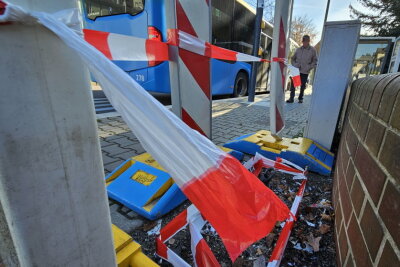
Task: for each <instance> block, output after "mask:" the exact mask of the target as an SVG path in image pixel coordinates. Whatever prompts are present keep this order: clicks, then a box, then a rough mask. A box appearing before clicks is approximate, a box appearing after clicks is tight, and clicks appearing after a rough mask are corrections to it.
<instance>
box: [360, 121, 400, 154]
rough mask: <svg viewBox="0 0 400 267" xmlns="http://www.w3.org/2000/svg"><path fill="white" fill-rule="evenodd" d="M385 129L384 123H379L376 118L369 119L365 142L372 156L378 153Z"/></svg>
mask: <svg viewBox="0 0 400 267" xmlns="http://www.w3.org/2000/svg"><path fill="white" fill-rule="evenodd" d="M399 115H400V114H399ZM399 117H400V116H399ZM385 130H386V127H385V126H384V125H382V124H381V123H379V122H378V121H377V120H374V119H371V121H370V124H369V128H368V133H367V137H366V139H365V144H366V145H367V146H368V148H369V150H370V151H371V152H372V154H373V155H374V156H377V155H378V152H379V148H380V147H381V145H382V141H383V140H382V139H383V136H384V135H385Z"/></svg>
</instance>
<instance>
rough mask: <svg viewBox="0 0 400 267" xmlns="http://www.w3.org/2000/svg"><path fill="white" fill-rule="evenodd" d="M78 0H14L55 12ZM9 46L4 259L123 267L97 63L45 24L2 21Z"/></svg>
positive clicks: (2, 108) (2, 145) (2, 89)
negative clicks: (109, 189) (90, 67)
mask: <svg viewBox="0 0 400 267" xmlns="http://www.w3.org/2000/svg"><path fill="white" fill-rule="evenodd" d="M76 2H77V1H76V0H12V3H13V4H18V5H20V6H22V7H23V8H25V9H26V10H29V11H44V12H49V13H53V12H56V11H59V10H63V9H69V8H76ZM0 43H1V49H2V53H0V62H2V63H1V64H0V81H1V83H0V206H1V207H0V243H1V245H0V257H1V258H2V260H3V264H4V265H5V266H115V265H116V261H115V252H114V246H113V238H112V233H111V219H110V212H109V208H108V201H107V195H106V191H105V181H104V172H103V162H102V158H101V151H100V145H99V140H98V136H97V126H96V120H95V114H94V107H93V99H92V95H91V91H90V84H89V75H88V71H87V69H86V68H85V67H84V65H83V63H82V61H81V59H80V58H79V57H78V56H77V55H76V54H75V53H74V52H73V51H72V50H71V49H69V48H68V47H67V46H66V45H64V44H63V43H62V41H61V40H60V39H59V38H58V37H56V36H55V35H54V34H53V33H51V32H50V31H49V30H47V29H45V28H44V27H43V26H40V25H35V26H34V25H21V24H18V23H15V24H9V25H0ZM0 265H1V264H0Z"/></svg>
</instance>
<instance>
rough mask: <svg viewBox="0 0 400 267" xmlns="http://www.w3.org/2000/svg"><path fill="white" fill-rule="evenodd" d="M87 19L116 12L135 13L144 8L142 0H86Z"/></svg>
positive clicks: (115, 13) (116, 13)
mask: <svg viewBox="0 0 400 267" xmlns="http://www.w3.org/2000/svg"><path fill="white" fill-rule="evenodd" d="M85 4H86V13H87V16H88V18H89V19H91V20H94V19H96V18H97V17H103V16H111V15H118V14H130V15H137V14H139V13H140V12H142V11H143V10H144V0H86V1H85Z"/></svg>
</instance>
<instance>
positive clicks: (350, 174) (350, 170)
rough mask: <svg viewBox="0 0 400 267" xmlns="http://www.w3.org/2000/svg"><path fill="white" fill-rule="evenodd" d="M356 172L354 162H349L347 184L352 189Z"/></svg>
mask: <svg viewBox="0 0 400 267" xmlns="http://www.w3.org/2000/svg"><path fill="white" fill-rule="evenodd" d="M355 173H356V171H355V169H354V162H353V161H352V160H349V166H347V170H346V182H347V187H348V188H351V185H352V183H353V180H354V177H355V176H354V175H355Z"/></svg>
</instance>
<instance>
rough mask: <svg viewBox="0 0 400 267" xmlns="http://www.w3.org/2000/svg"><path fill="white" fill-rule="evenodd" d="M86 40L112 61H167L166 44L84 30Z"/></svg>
mask: <svg viewBox="0 0 400 267" xmlns="http://www.w3.org/2000/svg"><path fill="white" fill-rule="evenodd" d="M83 33H84V37H85V40H86V41H87V42H88V43H89V44H91V45H93V46H94V47H95V48H96V49H97V50H99V51H100V52H101V53H103V54H104V55H105V56H106V57H107V58H109V59H111V60H127V61H166V60H169V57H168V45H167V44H166V43H163V42H160V41H157V40H149V39H143V38H137V37H133V36H128V35H122V34H116V33H109V32H102V31H95V30H88V29H84V30H83Z"/></svg>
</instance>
